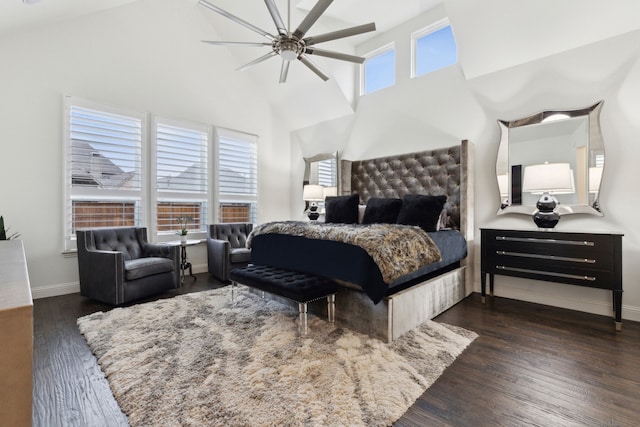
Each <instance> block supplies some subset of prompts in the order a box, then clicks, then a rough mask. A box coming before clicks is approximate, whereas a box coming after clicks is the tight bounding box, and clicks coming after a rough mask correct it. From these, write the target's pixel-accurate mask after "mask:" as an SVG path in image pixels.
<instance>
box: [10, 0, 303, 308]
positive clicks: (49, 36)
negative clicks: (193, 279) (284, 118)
mask: <svg viewBox="0 0 640 427" xmlns="http://www.w3.org/2000/svg"><path fill="white" fill-rule="evenodd" d="M205 38H215V33H214V30H213V28H212V27H211V24H210V23H209V22H208V21H207V20H206V18H205V16H204V15H203V13H202V11H201V8H198V7H197V6H196V5H195V4H194V2H187V1H175V0H139V1H137V2H135V3H131V4H128V5H125V6H121V7H119V8H115V9H111V10H108V11H105V12H101V13H98V14H93V15H89V16H84V17H81V18H77V19H73V20H70V21H65V22H59V23H55V24H52V25H49V26H47V27H39V28H37V29H36V28H32V29H29V30H25V31H22V32H19V33H13V34H10V35H5V36H3V38H2V39H0V58H2V60H1V61H2V66H0V94H1V95H0V147H1V148H0V153H1V154H0V158H1V159H2V165H1V166H0V182H1V184H0V201H1V202H0V214H2V215H3V216H4V218H5V221H6V223H7V226H11V229H12V231H14V230H15V231H19V232H20V233H21V234H22V240H23V241H24V246H25V250H26V255H27V263H28V267H29V274H30V278H31V285H32V287H33V290H34V296H36V297H37V296H46V295H52V294H56V293H60V292H63V291H73V290H77V289H78V271H77V259H76V258H75V257H63V255H62V253H61V251H62V248H63V245H62V243H63V242H62V239H63V236H62V223H63V221H62V211H63V199H62V194H63V177H62V174H63V167H62V165H63V159H62V147H63V141H62V133H63V132H62V123H63V111H62V96H63V94H68V95H72V96H78V97H82V98H85V99H89V100H92V101H95V102H100V103H104V104H108V105H115V106H125V107H128V108H133V109H137V110H139V111H146V112H151V113H155V114H158V115H161V116H164V117H169V118H174V119H182V120H188V121H193V122H199V123H204V124H212V125H218V126H222V127H225V128H230V129H236V130H240V131H244V132H248V133H252V134H256V135H258V136H259V147H258V168H259V183H260V184H259V207H260V209H259V221H268V220H272V219H276V218H277V219H281V218H283V217H287V216H288V215H289V208H288V207H289V205H290V200H289V193H290V186H289V181H290V180H289V170H288V167H287V165H289V164H290V159H289V154H290V148H289V141H288V137H287V136H286V132H285V131H284V130H283V129H281V128H278V127H277V126H276V125H275V124H277V123H279V122H280V121H279V120H276V119H274V117H273V116H272V113H271V106H270V105H269V104H268V103H267V102H266V101H265V98H264V97H263V96H261V91H260V88H259V86H257V85H256V84H255V82H254V81H252V80H251V79H249V78H248V77H247V76H246V75H242V74H238V73H235V72H234V71H233V68H232V67H227V66H221V65H220V64H221V62H225V61H226V63H230V62H231V59H230V58H228V52H227V51H226V50H220V51H215V52H213V51H212V50H211V49H210V47H209V46H207V45H204V44H202V43H200V40H201V39H205ZM283 135H284V137H283ZM283 164H284V165H285V167H282V165H283ZM189 255H190V257H191V261H192V262H193V263H194V265H195V266H196V270H199V271H204V270H205V269H206V249H205V248H204V245H201V246H199V247H194V248H189Z"/></svg>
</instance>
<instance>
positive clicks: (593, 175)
mask: <svg viewBox="0 0 640 427" xmlns="http://www.w3.org/2000/svg"><path fill="white" fill-rule="evenodd" d="M602 169H604V168H602V167H599V168H589V193H597V192H598V191H600V181H602Z"/></svg>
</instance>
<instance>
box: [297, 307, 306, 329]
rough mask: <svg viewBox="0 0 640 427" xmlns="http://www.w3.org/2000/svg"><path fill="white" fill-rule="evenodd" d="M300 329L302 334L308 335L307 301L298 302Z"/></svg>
mask: <svg viewBox="0 0 640 427" xmlns="http://www.w3.org/2000/svg"><path fill="white" fill-rule="evenodd" d="M298 330H299V331H300V333H301V334H302V335H307V332H308V328H307V303H306V302H299V303H298Z"/></svg>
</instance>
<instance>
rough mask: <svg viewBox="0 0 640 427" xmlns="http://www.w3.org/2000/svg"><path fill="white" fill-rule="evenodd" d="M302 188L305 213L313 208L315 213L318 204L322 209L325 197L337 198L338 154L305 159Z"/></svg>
mask: <svg viewBox="0 0 640 427" xmlns="http://www.w3.org/2000/svg"><path fill="white" fill-rule="evenodd" d="M302 187H303V199H304V203H305V207H304V208H305V211H306V210H307V209H309V207H310V206H313V207H314V212H315V209H317V207H318V204H319V205H320V209H322V208H323V207H324V199H325V197H327V196H336V195H337V194H338V152H337V151H335V152H333V153H323V154H317V155H315V156H313V157H305V158H304V179H303V181H302ZM309 218H311V217H309ZM316 219H317V217H316Z"/></svg>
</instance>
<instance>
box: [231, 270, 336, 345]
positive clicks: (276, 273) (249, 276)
mask: <svg viewBox="0 0 640 427" xmlns="http://www.w3.org/2000/svg"><path fill="white" fill-rule="evenodd" d="M229 277H230V279H231V301H232V302H235V294H236V288H237V285H238V283H241V284H243V285H246V286H249V287H252V288H256V289H259V290H261V291H263V292H269V293H271V294H275V295H279V296H281V297H284V298H287V299H289V300H292V301H295V302H297V303H298V311H299V313H298V317H299V324H298V326H299V328H300V331H301V332H302V333H303V334H304V335H306V334H307V304H308V303H310V302H311V301H315V300H317V299H320V298H325V297H326V298H327V305H328V307H327V309H328V310H327V312H328V315H329V316H328V317H329V322H331V323H333V322H334V319H335V294H336V292H337V291H338V285H337V284H336V283H335V282H334V281H332V280H329V279H325V278H322V277H318V276H314V275H312V274H306V273H299V272H296V271H290V270H284V269H281V268H277V267H268V266H264V265H253V264H249V265H247V266H246V267H241V268H236V269H234V270H231V273H230V274H229Z"/></svg>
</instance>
